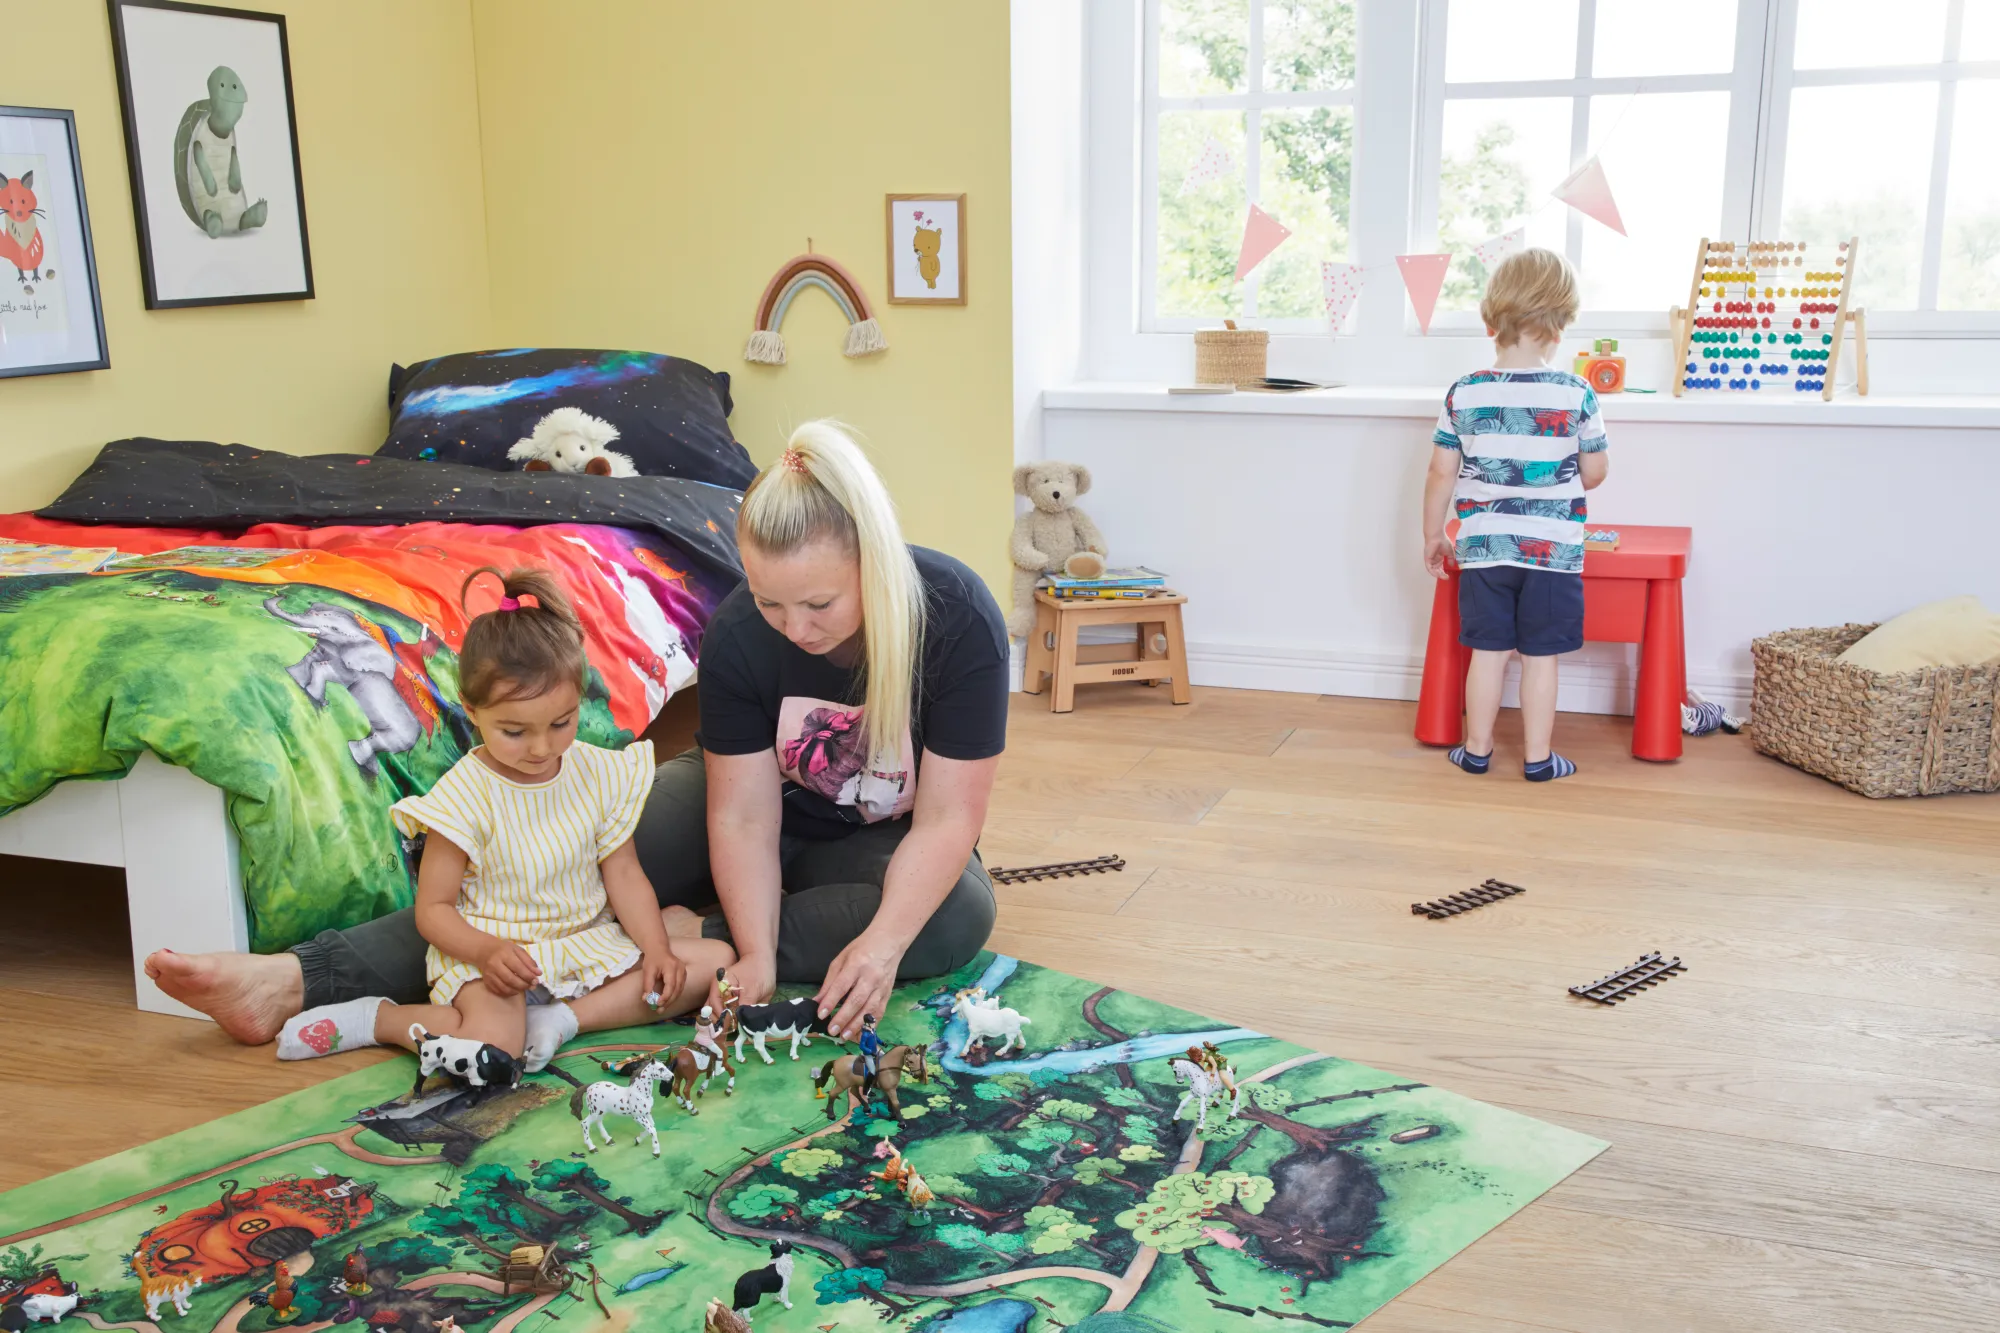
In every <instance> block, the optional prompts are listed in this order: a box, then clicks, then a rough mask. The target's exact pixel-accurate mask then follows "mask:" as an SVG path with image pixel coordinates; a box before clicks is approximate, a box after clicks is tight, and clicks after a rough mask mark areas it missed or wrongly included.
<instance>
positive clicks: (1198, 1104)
mask: <svg viewBox="0 0 2000 1333" xmlns="http://www.w3.org/2000/svg"><path fill="white" fill-rule="evenodd" d="M1169 1067H1170V1068H1171V1069H1172V1070H1173V1075H1174V1082H1176V1083H1182V1084H1186V1085H1187V1088H1188V1091H1187V1095H1186V1096H1184V1097H1182V1098H1181V1104H1180V1105H1179V1106H1177V1107H1175V1108H1174V1119H1175V1120H1179V1119H1180V1118H1181V1117H1182V1116H1184V1115H1186V1114H1187V1108H1188V1103H1189V1102H1193V1103H1194V1104H1195V1126H1194V1128H1195V1133H1197V1134H1199V1133H1201V1132H1202V1131H1203V1130H1205V1129H1207V1128H1208V1108H1209V1106H1210V1104H1211V1103H1213V1102H1215V1101H1217V1100H1218V1099H1220V1100H1221V1101H1222V1103H1223V1104H1224V1106H1225V1107H1226V1108H1227V1109H1226V1110H1224V1112H1223V1115H1222V1118H1223V1119H1224V1120H1230V1119H1234V1118H1235V1116H1236V1113H1237V1111H1238V1110H1240V1109H1242V1106H1243V1089H1242V1088H1241V1087H1239V1086H1238V1085H1237V1082H1236V1070H1235V1069H1234V1067H1232V1066H1231V1065H1230V1063H1229V1061H1228V1060H1227V1059H1226V1058H1225V1057H1224V1056H1223V1054H1222V1052H1221V1051H1219V1050H1217V1049H1216V1048H1215V1043H1214V1042H1212V1041H1205V1042H1203V1043H1202V1044H1201V1045H1199V1046H1190V1047H1188V1050H1187V1055H1186V1056H1185V1057H1183V1058H1176V1059H1175V1060H1173V1061H1171V1062H1170V1065H1169Z"/></svg>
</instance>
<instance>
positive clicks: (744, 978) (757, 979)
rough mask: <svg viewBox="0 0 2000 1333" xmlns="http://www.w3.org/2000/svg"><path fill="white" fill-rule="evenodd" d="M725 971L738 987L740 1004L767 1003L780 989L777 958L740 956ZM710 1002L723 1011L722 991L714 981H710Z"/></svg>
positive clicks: (716, 1008) (737, 997)
mask: <svg viewBox="0 0 2000 1333" xmlns="http://www.w3.org/2000/svg"><path fill="white" fill-rule="evenodd" d="M725 971H726V972H727V974H728V977H729V980H730V983H731V984H732V985H734V986H735V987H736V1002H737V1003H738V1004H767V1003H769V1002H770V999H771V996H772V995H773V994H774V993H776V991H777V989H778V960H777V959H776V958H739V959H737V960H736V962H735V963H734V964H733V965H732V966H730V967H729V968H727V969H725ZM708 1004H709V1005H710V1006H711V1007H713V1008H714V1010H715V1011H716V1012H717V1013H718V1014H719V1013H721V1012H722V993H721V990H720V989H719V988H718V987H717V986H716V984H715V982H714V981H710V982H709V983H708Z"/></svg>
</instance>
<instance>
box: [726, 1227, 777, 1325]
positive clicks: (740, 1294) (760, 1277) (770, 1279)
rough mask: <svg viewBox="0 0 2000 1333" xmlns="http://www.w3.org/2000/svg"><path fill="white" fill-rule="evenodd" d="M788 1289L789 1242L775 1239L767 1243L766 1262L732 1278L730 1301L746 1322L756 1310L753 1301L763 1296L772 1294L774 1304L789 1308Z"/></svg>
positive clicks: (746, 1322)
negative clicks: (767, 1256) (769, 1249)
mask: <svg viewBox="0 0 2000 1333" xmlns="http://www.w3.org/2000/svg"><path fill="white" fill-rule="evenodd" d="M791 1288H792V1243H791V1242H790V1241H788V1240H781V1241H776V1242H774V1243H773V1244H772V1246H771V1262H770V1263H769V1264H767V1265H766V1266H764V1267H763V1268H753V1269H751V1270H750V1271H749V1272H747V1273H745V1274H744V1275H743V1276H742V1277H739V1278H737V1279H736V1291H735V1294H734V1299H733V1300H731V1301H730V1304H731V1305H732V1306H734V1307H735V1313H736V1315H737V1317H738V1318H740V1319H741V1320H743V1322H744V1324H745V1325H748V1324H749V1322H750V1311H752V1310H754V1309H756V1308H757V1302H759V1301H761V1300H763V1299H764V1298H765V1297H766V1296H776V1297H777V1298H778V1304H780V1305H782V1306H784V1307H785V1308H786V1309H787V1310H789V1309H791V1308H792V1298H791Z"/></svg>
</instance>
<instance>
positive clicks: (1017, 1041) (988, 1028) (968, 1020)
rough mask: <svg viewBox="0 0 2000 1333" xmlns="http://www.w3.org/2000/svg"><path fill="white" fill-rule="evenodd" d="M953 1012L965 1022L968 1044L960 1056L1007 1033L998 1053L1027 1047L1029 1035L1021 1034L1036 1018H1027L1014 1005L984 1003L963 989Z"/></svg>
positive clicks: (962, 1049) (995, 1052) (955, 1001)
mask: <svg viewBox="0 0 2000 1333" xmlns="http://www.w3.org/2000/svg"><path fill="white" fill-rule="evenodd" d="M951 1012H952V1016H953V1017H955V1018H958V1019H960V1020H961V1021H963V1022H964V1024H965V1044H964V1046H962V1047H961V1048H960V1049H959V1052H958V1058H959V1059H961V1060H963V1059H964V1058H965V1057H966V1056H967V1055H968V1054H969V1053H970V1052H971V1050H972V1048H973V1047H975V1046H982V1047H983V1044H984V1043H985V1041H986V1039H987V1038H988V1037H1003V1038H1005V1040H1004V1041H1002V1042H1001V1043H1000V1049H999V1050H997V1051H994V1052H993V1054H995V1055H1005V1054H1006V1053H1007V1052H1008V1051H1010V1050H1014V1049H1017V1048H1018V1049H1020V1050H1026V1049H1027V1048H1028V1039H1027V1038H1026V1037H1023V1036H1022V1035H1021V1028H1022V1026H1023V1025H1024V1024H1026V1023H1029V1022H1032V1021H1033V1020H1031V1019H1028V1018H1024V1017H1023V1016H1022V1015H1021V1014H1019V1013H1017V1012H1016V1011H1014V1010H1012V1009H1002V1008H1001V1007H1000V1006H999V1004H998V1003H982V1002H980V1001H978V1000H975V999H973V997H972V995H971V994H970V993H969V992H965V991H961V992H959V994H958V996H957V997H956V998H955V999H954V1000H953V1001H952V1006H951Z"/></svg>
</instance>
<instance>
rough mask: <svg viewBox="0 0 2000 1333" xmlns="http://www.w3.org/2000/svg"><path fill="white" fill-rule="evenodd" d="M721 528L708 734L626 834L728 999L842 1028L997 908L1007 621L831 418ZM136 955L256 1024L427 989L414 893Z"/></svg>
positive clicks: (233, 1030)
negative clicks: (408, 902)
mask: <svg viewBox="0 0 2000 1333" xmlns="http://www.w3.org/2000/svg"><path fill="white" fill-rule="evenodd" d="M736 536H737V545H738V547H739V549H740V551H741V553H742V557H743V571H744V581H743V583H742V585H741V586H739V587H738V588H737V589H736V590H735V591H734V592H732V593H731V594H730V595H729V596H728V597H726V598H724V599H723V601H722V604H721V605H720V606H718V607H717V608H716V612H715V616H714V618H713V619H712V620H711V621H710V622H709V626H708V629H707V631H706V633H705V634H704V636H703V642H702V648H701V686H700V688H701V730H700V733H699V734H698V736H697V740H698V742H699V747H700V748H699V749H698V750H690V751H688V752H687V753H685V754H682V755H680V756H679V757H678V758H675V759H673V760H671V761H669V762H668V763H666V764H663V765H661V767H660V770H659V773H658V775H657V776H656V778H655V780H654V784H653V789H652V793H651V795H650V796H649V797H648V798H647V802H646V811H645V814H644V816H643V817H642V818H641V820H640V824H639V829H638V832H637V833H636V834H635V835H634V841H635V844H636V846H637V850H638V853H639V860H640V863H641V865H642V866H643V867H644V868H645V871H646V876H647V878H648V879H650V880H651V881H652V883H653V887H654V891H655V893H656V894H657V895H658V897H659V899H660V903H661V906H662V907H664V908H666V909H668V919H669V928H670V929H679V930H684V931H687V932H690V933H692V932H694V931H697V930H698V931H699V932H700V933H701V934H703V935H706V936H708V937H709V938H711V939H722V940H727V941H729V942H730V943H731V944H733V946H734V947H735V950H736V953H737V958H738V962H737V964H736V966H735V967H734V968H733V969H732V980H733V982H734V984H735V985H736V986H737V987H738V988H739V990H740V992H741V1000H742V1002H743V1003H745V1004H760V1003H762V1002H764V1001H765V1000H768V999H769V998H770V997H771V994H772V992H773V990H774V989H775V987H776V986H777V984H778V983H779V982H780V981H783V982H789V983H807V984H813V983H817V984H818V986H819V991H818V996H817V999H818V1002H819V1007H820V1012H821V1013H822V1014H823V1015H824V1016H825V1017H826V1018H827V1019H828V1021H829V1026H830V1027H831V1028H832V1030H833V1031H834V1032H836V1033H838V1034H840V1035H842V1036H844V1037H847V1038H850V1039H851V1038H854V1037H856V1036H858V1034H859V1033H860V1030H861V1021H862V1016H863V1015H864V1014H875V1015H880V1014H881V1013H882V1011H883V1008H884V1007H885V1003H886V1001H887V999H888V996H889V992H890V990H891V989H892V988H893V987H894V985H895V983H896V981H897V980H898V979H899V978H907V977H922V976H937V975H941V974H943V973H945V972H949V971H951V970H953V969H954V968H957V967H959V966H961V965H962V964H964V963H965V962H966V961H967V960H969V959H970V958H971V957H972V956H973V955H974V954H976V953H977V952H978V951H979V950H980V949H981V948H982V947H984V945H985V943H986V937H987V935H988V934H989V933H990V931H991V930H992V926H993V915H994V903H993V883H992V880H991V879H990V878H988V876H987V874H986V870H985V868H984V867H983V866H982V865H981V864H980V861H979V856H978V853H977V852H976V851H975V846H976V844H977V843H978V840H979V833H980V828H981V826H982V825H983V824H984V822H985V819H986V807H987V802H988V800H989V798H990V797H991V795H992V791H993V778H994V774H995V773H996V772H997V771H998V768H999V762H1000V752H1001V750H1002V749H1003V748H1004V746H1005V744H1006V731H1007V635H1006V629H1005V627H1004V623H1003V620H1002V617H1001V614H1000V608H999V607H998V606H997V605H996V604H995V603H994V601H993V598H992V595H991V594H989V593H988V592H987V591H986V587H985V585H984V584H982V583H981V582H980V581H979V579H978V577H977V576H976V575H974V574H973V573H972V571H971V570H969V569H968V568H966V567H965V566H964V565H963V564H961V563H959V562H958V561H957V560H954V559H952V558H951V557H950V556H948V555H943V554H941V553H939V552H936V551H931V550H926V549H924V548H922V547H913V546H908V545H906V544H905V543H904V541H903V537H902V530H901V527H900V525H899V524H898V523H897V521H896V512H895V506H894V505H893V504H892V503H891V501H890V499H889V494H888V490H887V488H886V487H884V486H883V484H882V479H881V478H880V477H879V476H878V475H877V474H876V472H875V470H874V468H873V467H871V466H870V465H869V463H868V460H867V458H866V456H865V455H863V454H862V452H861V450H860V448H859V447H858V446H857V445H856V444H855V443H854V441H853V440H852V439H850V438H849V437H848V435H847V434H846V432H845V431H844V430H842V429H841V428H840V427H839V426H837V425H835V424H833V423H831V422H825V421H815V422H808V423H807V424H805V425H803V426H801V427H799V428H798V429H797V430H796V431H794V432H793V434H792V437H791V439H790V441H789V442H788V443H787V444H786V446H785V451H784V453H783V454H782V455H781V456H780V457H779V459H778V461H777V462H776V463H774V464H772V465H771V466H770V467H768V468H766V469H764V471H763V472H761V473H759V474H758V476H757V478H756V480H755V481H753V482H751V484H750V488H749V489H748V490H747V491H746V492H745V493H744V497H743V508H742V510H741V511H740V513H739V514H738V516H737V525H736ZM711 902H719V903H720V905H721V911H720V912H719V913H716V914H712V915H710V916H709V917H708V918H707V919H706V920H701V919H699V918H697V917H695V916H694V915H693V911H694V910H698V909H701V908H704V907H706V906H707V905H708V904H709V903H711ZM146 974H147V975H148V976H150V977H151V978H152V979H153V980H154V981H155V982H156V983H157V984H158V985H159V987H160V988H161V989H162V990H164V991H165V992H166V993H167V994H169V995H171V996H173V997H174V998H176V999H178V1000H180V1001H182V1002H183V1003H185V1004H188V1005H190V1006H192V1007H193V1008H196V1009H199V1010H201V1011H202V1012H203V1013H206V1014H208V1015H209V1016H210V1017H212V1018H214V1019H215V1020H216V1022H217V1023H219V1024H220V1025H221V1026H222V1028H223V1030H224V1031H226V1032H228V1033H229V1034H230V1035H231V1036H233V1037H235V1038H236V1039H237V1040H239V1041H244V1042H249V1043H261V1042H265V1041H269V1040H270V1039H271V1038H272V1037H273V1036H274V1035H275V1034H276V1033H277V1030H278V1028H279V1027H280V1026H281V1025H282V1024H283V1023H284V1021H285V1019H287V1018H289V1017H291V1016H292V1015H293V1014H295V1013H297V1012H298V1011H299V1010H300V1009H301V1008H304V1007H312V1006H317V1005H321V1004H330V1003H337V1002H340V1001H343V1000H348V999H352V998H355V997H358V996H363V995H387V996H389V997H390V998H392V999H395V1000H397V1001H399V1002H411V1000H412V998H414V999H416V1000H420V999H421V997H422V996H423V994H424V993H425V991H426V986H425V981H424V942H423V939H422V937H420V936H419V935H418V934H417V930H416V925H415V923H414V921H413V920H412V918H411V913H410V912H408V911H402V912H397V913H394V914H392V915H390V916H386V917H383V918H381V919H380V920H377V921H371V922H368V923H366V924H364V925H360V926H356V927H353V928H351V929H349V930H345V931H325V932H322V933H321V934H320V935H319V936H318V937H316V938H315V939H312V940H309V941H306V942H303V943H301V944H298V945H295V946H294V947H293V948H292V949H291V950H290V951H289V952H287V953H282V954H274V955H268V956H258V955H250V954H207V955H195V956H189V955H181V954H175V953H171V952H166V951H162V952H160V953H156V954H154V955H152V956H151V957H150V958H148V959H147V960H146ZM550 1053H551V1052H550V1050H548V1049H531V1050H530V1052H529V1058H530V1063H531V1065H534V1066H535V1067H539V1064H540V1063H542V1062H545V1061H546V1060H547V1057H548V1054H550Z"/></svg>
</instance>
